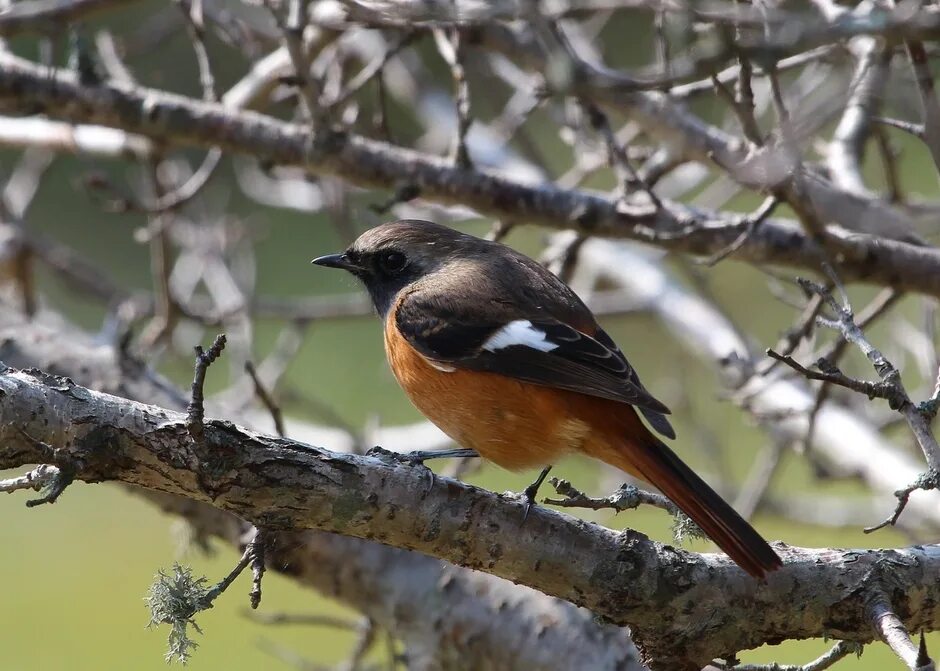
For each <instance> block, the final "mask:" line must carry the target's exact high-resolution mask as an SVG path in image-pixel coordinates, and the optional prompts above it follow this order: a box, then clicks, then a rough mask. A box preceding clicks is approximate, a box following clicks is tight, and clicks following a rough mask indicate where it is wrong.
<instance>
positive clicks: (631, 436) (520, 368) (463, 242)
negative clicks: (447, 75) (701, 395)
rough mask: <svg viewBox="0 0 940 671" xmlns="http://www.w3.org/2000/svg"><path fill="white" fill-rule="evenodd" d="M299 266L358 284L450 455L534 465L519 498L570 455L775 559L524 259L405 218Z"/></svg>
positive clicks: (744, 558)
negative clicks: (629, 478)
mask: <svg viewBox="0 0 940 671" xmlns="http://www.w3.org/2000/svg"><path fill="white" fill-rule="evenodd" d="M312 263H314V264H316V265H319V266H325V267H329V268H340V269H343V270H346V271H348V272H350V273H352V274H353V275H354V276H355V277H356V278H358V279H359V280H360V281H361V282H362V284H364V285H365V288H366V290H367V291H368V293H369V295H370V297H371V299H372V303H373V304H374V306H375V309H376V312H377V313H378V315H379V317H380V318H381V319H382V320H383V321H384V341H385V351H386V355H387V358H388V362H389V365H390V367H391V369H392V372H393V374H394V376H395V378H396V379H397V381H398V383H399V384H400V386H401V387H402V389H403V390H404V391H405V393H406V395H407V396H408V397H409V398H410V400H411V402H412V403H413V404H414V405H415V406H416V407H417V409H418V410H419V411H420V412H421V413H422V414H424V415H425V416H426V417H427V418H428V419H429V420H430V421H431V422H433V423H434V424H436V425H437V426H438V427H439V428H440V429H441V430H443V432H444V433H445V434H447V435H448V436H449V437H450V438H452V439H453V440H454V441H455V442H456V443H457V444H458V445H461V446H462V447H463V448H464V449H463V450H459V451H458V452H459V453H461V454H467V455H474V456H475V455H479V456H481V457H482V458H483V459H485V460H487V461H490V462H493V463H495V464H497V465H498V466H501V467H503V468H506V469H509V470H512V471H518V470H522V469H527V468H533V467H542V468H543V470H542V472H541V474H540V476H539V479H538V480H536V482H534V483H533V484H532V485H531V486H530V488H528V489H527V490H526V494H527V497H528V499H529V503H531V502H532V501H533V500H534V497H535V491H537V488H538V485H540V484H541V482H542V480H544V478H545V476H546V475H547V473H548V469H550V468H551V465H552V464H554V463H555V462H556V461H557V460H558V459H559V458H560V457H562V456H564V455H567V454H572V453H580V454H584V455H587V456H589V457H592V458H594V459H597V460H600V461H602V462H604V463H606V464H609V465H611V466H614V467H615V468H618V469H620V470H622V471H624V472H626V473H629V474H631V475H633V476H635V477H638V478H640V479H642V480H645V481H646V482H649V483H651V484H652V485H654V486H655V487H657V488H658V489H659V490H660V491H661V492H662V493H663V494H664V495H665V496H666V497H668V498H669V499H670V500H671V501H673V503H675V504H676V506H678V507H679V508H680V509H681V510H682V511H683V512H684V513H685V514H686V515H688V517H690V518H691V519H692V520H693V521H694V522H695V523H696V524H697V525H698V526H699V528H701V529H702V531H704V532H705V534H706V535H707V536H708V537H709V538H711V540H712V541H714V542H715V544H716V545H717V546H718V547H719V548H721V549H722V550H723V551H724V552H725V553H727V554H728V556H729V557H730V558H731V559H732V560H733V561H734V562H735V563H737V564H738V566H740V567H741V568H742V569H743V570H744V571H745V572H747V573H748V574H750V575H751V576H753V577H754V578H757V579H761V580H762V579H764V578H765V575H766V574H767V573H768V572H770V571H774V570H776V569H777V568H779V567H780V566H781V565H782V562H781V559H780V557H779V556H778V555H777V553H776V552H775V551H774V550H773V548H771V546H770V545H769V544H768V543H767V541H765V540H764V539H763V537H761V535H760V534H759V533H758V532H757V531H756V530H755V529H754V528H753V527H752V526H751V525H750V524H749V523H748V522H747V521H746V520H745V519H744V518H742V517H741V516H740V515H739V514H738V513H737V512H735V510H734V509H733V508H732V507H731V506H730V505H729V504H728V503H727V502H725V501H724V500H723V499H722V498H721V496H719V495H718V494H717V493H716V492H715V491H714V490H713V489H712V488H711V487H710V486H709V485H708V484H707V483H706V482H705V481H704V480H703V479H702V478H701V477H699V476H698V475H697V474H696V473H695V472H694V471H693V470H692V469H691V468H690V467H689V466H688V465H686V464H685V463H684V462H683V461H682V460H681V459H680V458H679V457H678V456H677V455H676V453H675V452H673V450H672V449H670V448H669V447H668V446H667V445H666V444H665V443H664V442H663V441H662V440H661V439H660V438H659V437H657V436H656V433H658V434H660V435H662V436H664V437H666V438H669V439H673V438H675V435H676V434H675V431H674V430H673V428H672V426H671V424H670V423H669V420H668V419H667V418H666V415H668V414H670V411H669V408H667V407H666V406H665V405H664V404H663V403H662V402H660V401H659V400H657V399H656V398H655V397H654V396H653V395H652V394H651V393H650V392H649V391H648V390H647V389H646V387H644V386H643V384H642V382H640V378H639V376H638V375H637V372H636V370H635V369H634V368H633V366H631V365H630V363H629V362H628V361H627V358H626V357H625V356H624V354H623V353H622V352H621V350H620V348H619V347H618V346H617V344H616V343H615V342H614V341H613V339H612V338H611V337H610V336H609V335H608V334H607V332H606V331H604V329H603V328H601V326H600V325H599V324H598V322H597V320H596V318H595V317H594V315H593V313H592V312H591V310H590V309H589V308H588V307H587V306H586V305H585V304H584V302H583V301H582V300H581V299H580V298H579V297H578V296H577V294H576V293H575V292H574V291H573V290H572V289H571V288H569V287H568V286H567V285H566V284H565V283H564V282H563V281H562V280H561V279H559V278H558V277H557V276H555V275H554V274H553V273H551V272H550V271H549V270H548V269H547V268H545V267H544V266H542V265H541V264H539V263H538V262H536V261H535V260H533V259H531V258H529V257H527V256H525V255H524V254H522V253H520V252H518V251H516V250H514V249H513V248H511V247H509V246H507V245H504V244H502V243H499V242H494V241H490V240H485V239H482V238H478V237H475V236H472V235H469V234H467V233H463V232H460V231H457V230H455V229H452V228H449V227H446V226H442V225H440V224H436V223H433V222H429V221H422V220H416V219H405V220H399V221H393V222H390V223H386V224H382V225H379V226H377V227H375V228H371V229H369V230H367V231H365V232H364V233H362V234H361V235H360V236H359V237H358V238H357V239H356V240H355V241H354V242H353V243H352V244H351V245H349V247H348V248H347V249H346V250H345V251H343V252H342V253H338V254H330V255H327V256H321V257H319V258H316V259H314V260H313V261H312ZM641 415H642V418H643V419H641ZM643 420H645V421H646V424H644V421H643ZM647 424H648V425H649V426H647ZM654 431H655V432H656V433H654Z"/></svg>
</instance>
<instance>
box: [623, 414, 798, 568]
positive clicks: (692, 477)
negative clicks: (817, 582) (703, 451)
mask: <svg viewBox="0 0 940 671" xmlns="http://www.w3.org/2000/svg"><path fill="white" fill-rule="evenodd" d="M644 429H645V427H644ZM646 433H647V436H645V437H642V438H641V437H636V438H634V437H631V438H630V439H629V443H628V445H627V446H625V448H624V451H625V452H626V453H627V454H624V455H622V458H625V459H626V460H628V461H629V466H631V467H632V468H627V469H624V470H629V471H634V472H635V471H639V473H640V475H641V476H642V477H643V478H644V479H645V480H647V481H648V482H650V483H651V484H653V485H655V486H656V487H657V488H658V489H659V490H660V491H661V492H662V493H663V494H665V495H666V496H667V497H668V498H669V499H670V500H671V501H672V502H673V503H675V504H676V505H677V506H678V507H679V508H680V509H681V510H682V512H684V513H685V514H686V515H688V516H689V517H690V518H692V521H694V522H695V523H696V524H697V525H698V526H699V527H700V528H701V529H702V531H704V532H705V534H706V535H707V536H708V537H709V538H711V539H712V540H713V541H714V542H715V544H716V545H717V546H718V547H720V548H721V549H722V550H723V551H724V552H725V553H727V554H728V556H729V557H731V559H733V560H734V561H735V563H737V564H738V566H740V567H741V568H742V569H744V570H745V571H747V572H748V573H749V574H750V575H752V576H753V577H755V578H757V579H763V578H764V576H765V575H766V574H767V573H768V572H770V571H774V570H776V569H778V568H780V567H781V566H782V565H783V562H781V560H780V557H778V556H777V553H776V552H774V550H773V548H771V547H770V545H768V543H767V541H765V540H764V539H763V537H761V535H760V534H759V533H757V531H756V530H755V529H754V527H752V526H751V525H750V524H749V523H748V522H747V521H746V520H745V519H744V518H743V517H741V516H740V515H739V514H738V513H737V512H735V510H734V508H732V507H731V506H730V505H728V504H727V503H726V502H725V500H724V499H722V498H721V497H720V496H719V495H718V494H717V493H716V492H715V490H714V489H712V488H711V487H709V486H708V484H707V483H706V482H705V481H704V480H702V478H700V477H699V476H698V475H696V474H695V472H694V471H693V470H692V469H691V468H689V467H688V466H686V465H685V463H683V461H682V460H681V459H679V457H678V456H676V454H675V452H673V451H672V450H671V449H669V447H668V446H667V445H665V444H664V443H663V442H662V441H660V440H659V439H658V438H656V437H655V436H654V435H652V434H651V433H649V432H648V431H646Z"/></svg>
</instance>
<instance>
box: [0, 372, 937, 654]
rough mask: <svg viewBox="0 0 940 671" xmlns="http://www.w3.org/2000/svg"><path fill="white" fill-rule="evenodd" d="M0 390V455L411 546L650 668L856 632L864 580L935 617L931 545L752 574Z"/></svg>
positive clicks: (385, 471)
mask: <svg viewBox="0 0 940 671" xmlns="http://www.w3.org/2000/svg"><path fill="white" fill-rule="evenodd" d="M0 394H2V399H3V403H2V405H0V467H2V468H13V467H20V466H23V465H26V464H31V463H45V462H51V463H54V464H55V465H57V466H58V467H59V468H60V469H62V470H63V471H65V472H67V473H68V474H69V475H71V476H73V477H74V478H75V479H77V480H82V481H86V482H99V481H106V480H118V481H121V482H125V483H128V484H133V485H136V486H139V487H143V488H146V489H149V490H154V491H158V492H165V493H170V494H176V495H181V496H185V497H187V498H189V499H191V500H193V501H197V502H203V503H209V504H211V505H213V506H214V507H216V508H218V509H220V510H223V511H226V512H229V513H233V514H235V515H237V516H238V517H239V518H241V519H244V520H246V521H249V522H251V523H253V524H255V525H256V526H259V527H262V528H265V529H270V530H272V531H281V530H301V529H318V530H324V531H331V532H335V533H339V534H342V535H346V536H352V537H356V538H365V539H374V540H379V541H381V542H383V543H386V544H389V545H393V546H397V547H401V548H406V549H413V550H418V551H420V552H423V553H426V554H430V555H432V556H436V557H439V558H441V559H446V560H447V561H450V562H452V563H454V564H457V565H460V566H465V567H468V568H476V569H479V570H482V571H485V572H487V573H491V574H492V575H496V576H500V577H503V578H507V579H510V580H512V581H514V582H519V583H522V584H525V585H527V586H530V587H533V588H535V589H538V590H539V591H541V592H544V593H546V594H550V595H553V596H557V597H560V598H563V599H565V600H568V601H571V602H572V603H575V604H578V605H583V606H586V607H588V608H590V609H591V610H592V611H593V612H595V613H596V614H598V615H600V616H602V617H604V618H607V619H608V620H610V621H611V622H613V623H616V624H629V625H630V626H631V628H632V632H633V636H634V639H635V640H636V641H637V643H638V644H639V645H640V647H641V649H642V650H643V651H644V652H645V653H646V654H647V655H649V662H650V666H651V668H653V669H693V668H700V667H701V666H703V665H704V664H706V663H707V662H708V661H709V660H711V659H712V658H713V657H716V656H722V655H724V654H727V653H728V652H729V651H734V650H740V649H745V648H751V647H755V646H757V645H760V644H762V643H765V642H768V641H775V640H780V639H789V638H806V637H818V636H822V635H828V636H834V637H838V638H845V639H851V640H855V641H861V642H864V641H869V640H872V638H873V636H874V633H873V629H872V627H871V622H870V619H869V617H868V615H867V611H866V600H867V596H866V595H868V594H870V593H871V591H872V590H873V589H876V588H877V589H881V590H883V591H885V592H887V593H890V594H891V595H892V599H893V604H892V605H893V607H894V609H895V612H897V613H899V614H902V615H901V617H902V618H903V622H904V624H905V625H906V626H907V627H908V629H909V630H912V631H915V630H919V629H925V630H932V629H935V628H938V627H940V608H938V606H937V604H938V603H940V581H937V580H936V576H937V575H938V573H940V548H937V547H935V546H928V547H912V548H907V549H904V550H833V549H825V550H809V549H801V548H790V547H783V546H781V547H778V551H779V552H780V553H781V555H782V556H783V557H784V559H785V562H786V564H785V566H784V568H783V569H781V570H780V571H778V572H775V573H773V574H771V576H770V577H769V579H768V581H767V583H766V584H761V583H759V582H757V581H755V580H753V579H751V578H750V577H748V576H747V575H746V574H744V573H743V572H742V571H741V570H740V569H739V568H738V567H736V566H735V565H734V564H733V563H731V562H730V561H729V560H728V559H727V558H726V557H724V556H721V555H709V554H704V555H700V554H694V553H689V552H684V551H680V550H677V549H674V548H670V547H668V546H663V545H660V544H658V543H655V542H652V541H650V540H649V539H648V538H646V537H645V536H643V535H642V534H639V533H637V532H634V531H626V532H624V533H623V534H617V533H615V532H612V531H610V530H608V529H604V528H602V527H597V526H594V525H590V524H587V523H585V522H583V521H580V520H576V519H574V518H571V517H568V516H566V515H563V514H560V513H557V512H554V511H550V510H547V509H543V508H537V509H535V510H534V511H533V512H532V513H531V514H530V516H529V519H528V520H527V521H526V524H525V525H524V526H520V520H521V512H522V504H521V502H519V501H518V500H515V499H505V498H503V497H501V496H499V495H496V494H492V493H490V492H485V491H483V490H479V489H477V488H475V487H471V486H468V485H465V484H462V483H459V482H456V481H453V480H449V479H446V478H441V477H435V478H433V480H431V479H430V478H429V477H428V476H427V474H426V473H425V472H422V470H421V469H416V468H414V467H411V466H405V465H402V464H399V463H396V462H393V461H389V460H387V459H383V458H376V457H358V456H354V455H345V454H336V453H330V452H326V451H324V450H320V449H318V448H315V447H312V446H307V445H303V444H299V443H295V442H293V441H290V440H286V439H279V438H272V437H269V436H265V435H263V434H259V433H256V432H253V431H249V430H247V429H241V428H239V427H237V426H236V425H233V424H231V423H230V422H227V421H224V420H210V421H208V422H207V423H206V425H205V443H204V444H203V445H199V444H196V443H194V442H193V441H192V439H191V437H190V436H189V434H188V432H187V430H186V426H185V416H184V415H182V414H180V413H177V412H173V411H169V410H165V409H161V408H158V407H156V406H150V405H143V404H139V403H135V402H133V401H128V400H125V399H121V398H118V397H115V396H109V395H106V394H101V393H99V392H94V391H91V390H88V389H86V388H84V387H80V386H78V385H76V384H74V383H73V382H71V381H70V380H68V379H65V378H61V377H55V376H51V375H48V374H44V373H39V372H23V371H17V370H14V369H6V370H5V371H4V372H3V374H2V375H0ZM416 500H417V501H421V505H420V506H415V505H414V502H415V501H416ZM797 607H798V608H799V613H800V615H799V617H796V616H795V613H794V612H793V611H792V609H793V608H797Z"/></svg>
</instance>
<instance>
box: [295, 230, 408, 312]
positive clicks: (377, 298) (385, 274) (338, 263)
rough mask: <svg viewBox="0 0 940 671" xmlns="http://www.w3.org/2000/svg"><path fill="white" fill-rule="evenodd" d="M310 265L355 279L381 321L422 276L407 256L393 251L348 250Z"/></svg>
mask: <svg viewBox="0 0 940 671" xmlns="http://www.w3.org/2000/svg"><path fill="white" fill-rule="evenodd" d="M313 263H315V264H317V265H318V266H326V267H327V268H342V269H343V270H347V271H349V272H350V273H352V274H353V275H355V276H356V277H358V278H359V279H360V280H361V281H362V283H363V284H364V285H365V287H366V290H368V292H369V295H370V296H371V297H372V302H373V303H374V304H375V309H376V310H378V312H379V314H380V315H381V316H382V317H384V316H385V314H386V313H387V312H388V310H389V308H391V306H392V303H393V302H394V300H395V296H397V295H398V292H399V291H401V290H402V289H403V288H405V287H406V286H408V285H409V284H411V283H412V282H414V281H415V280H416V279H418V278H419V277H420V276H421V274H422V273H420V272H419V271H418V268H417V267H416V264H415V263H414V261H413V260H412V259H409V258H408V256H407V254H406V252H404V251H402V250H399V249H396V248H395V247H388V248H385V249H379V250H374V251H371V250H370V251H359V250H356V249H355V248H354V247H350V248H349V249H347V250H346V251H345V252H343V253H342V254H331V255H329V256H321V257H320V258H318V259H314V260H313Z"/></svg>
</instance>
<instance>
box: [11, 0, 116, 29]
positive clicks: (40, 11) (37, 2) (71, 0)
mask: <svg viewBox="0 0 940 671" xmlns="http://www.w3.org/2000/svg"><path fill="white" fill-rule="evenodd" d="M129 4H131V2H130V1H129V0H21V1H19V2H15V3H13V4H11V5H9V6H7V7H6V8H5V9H4V10H3V11H0V37H13V36H15V35H19V34H21V33H37V32H38V33H45V32H57V31H63V30H64V29H65V28H66V26H67V25H68V24H69V23H72V22H74V21H77V20H80V19H86V18H88V17H89V16H91V15H93V14H96V13H99V12H103V11H105V10H111V9H117V8H119V7H124V6H127V5H129Z"/></svg>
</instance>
